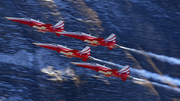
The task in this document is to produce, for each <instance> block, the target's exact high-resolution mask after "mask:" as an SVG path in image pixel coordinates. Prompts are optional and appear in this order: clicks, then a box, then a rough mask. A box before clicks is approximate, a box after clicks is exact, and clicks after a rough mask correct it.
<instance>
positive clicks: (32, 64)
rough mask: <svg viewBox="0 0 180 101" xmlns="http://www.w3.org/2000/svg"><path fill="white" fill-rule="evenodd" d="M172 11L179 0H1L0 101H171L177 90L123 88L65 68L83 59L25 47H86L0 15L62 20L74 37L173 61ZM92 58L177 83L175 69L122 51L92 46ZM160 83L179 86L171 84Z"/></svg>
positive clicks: (177, 29) (178, 37) (175, 21)
mask: <svg viewBox="0 0 180 101" xmlns="http://www.w3.org/2000/svg"><path fill="white" fill-rule="evenodd" d="M179 9H180V2H179V1H178V0H173V1H168V0H165V1H163V2H160V1H157V0H146V1H142V0H128V1H124V0H1V1H0V12H1V16H2V17H0V22H1V23H0V33H1V34H0V42H1V44H0V47H1V48H0V74H1V75H0V88H1V89H0V100H3V101H4V100H7V101H19V100H20V101H99V100H102V101H119V100H122V101H124V100H128V101H129V100H132V101H146V100H149V101H161V100H162V101H169V100H174V101H176V100H178V99H179V97H180V96H179V92H176V91H174V90H171V89H166V88H164V87H160V86H156V85H153V84H146V83H142V82H132V81H126V82H122V81H121V80H120V79H118V78H107V77H104V76H102V75H100V74H99V73H96V72H94V71H92V70H88V69H84V68H80V67H77V66H74V65H71V64H70V62H73V61H79V62H82V61H81V60H80V59H76V58H66V57H61V56H60V54H59V53H57V52H55V51H51V50H47V49H44V48H40V47H37V46H35V45H33V44H32V43H33V42H38V43H57V44H61V45H67V46H68V47H71V48H72V49H77V50H81V49H83V47H85V46H86V43H85V42H82V41H80V40H77V39H73V38H70V37H66V36H60V37H57V36H56V35H55V34H54V33H40V32H36V31H34V29H33V28H31V27H29V26H27V25H23V24H20V23H17V22H13V21H10V20H7V19H4V18H3V17H6V16H7V17H26V18H33V19H37V20H38V19H39V20H40V21H42V22H44V23H52V24H53V23H54V24H55V23H57V22H58V21H59V20H64V21H65V30H66V31H81V32H85V33H88V34H92V35H94V36H97V37H103V38H106V37H108V36H109V35H110V34H111V33H114V34H116V36H117V44H119V45H121V46H124V47H128V48H133V49H138V50H142V51H145V52H152V53H154V54H159V55H164V56H168V57H174V58H177V59H179V58H180V55H179V54H180V23H179V22H180V17H179V16H180V10H179ZM91 55H92V56H94V57H96V58H99V59H101V60H106V61H111V62H114V63H117V64H121V65H130V66H131V68H138V69H144V70H147V71H150V72H153V73H157V74H159V75H169V76H170V77H173V78H180V68H179V67H180V66H179V65H172V64H169V63H167V62H162V61H159V60H158V59H155V58H152V57H150V56H147V55H142V54H137V53H135V52H131V51H128V50H122V49H113V50H111V51H110V50H108V49H107V48H106V47H101V46H98V47H93V46H92V47H91ZM88 62H92V61H88ZM93 62H95V61H93ZM70 66H71V67H70ZM109 67H111V65H110V66H109ZM112 68H117V67H112ZM117 69H118V68H117ZM132 75H133V76H136V77H138V78H143V77H139V76H138V75H136V74H133V73H132ZM143 79H148V78H143ZM149 81H153V80H152V79H149ZM165 85H167V86H170V87H174V88H179V87H178V86H176V85H175V84H172V83H171V82H169V83H166V84H165Z"/></svg>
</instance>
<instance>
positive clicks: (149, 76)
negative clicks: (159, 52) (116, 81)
mask: <svg viewBox="0 0 180 101" xmlns="http://www.w3.org/2000/svg"><path fill="white" fill-rule="evenodd" d="M91 58H92V59H94V60H96V61H99V62H103V63H107V64H110V65H114V66H117V67H119V68H123V67H124V66H122V65H119V64H115V63H112V62H109V61H104V60H100V59H96V58H94V57H91ZM130 71H131V72H133V73H134V74H137V75H139V76H143V77H144V78H147V79H153V80H155V81H158V82H162V83H168V84H172V85H176V86H180V79H178V78H172V77H169V76H167V75H165V76H161V75H159V74H157V73H152V72H149V71H146V70H139V69H135V68H130ZM135 79H136V80H139V81H144V80H142V79H138V78H135ZM146 82H148V83H151V84H154V85H157V86H161V87H164V88H168V89H174V90H176V91H178V92H180V89H178V88H174V87H171V86H168V85H163V84H159V83H156V82H149V81H146Z"/></svg>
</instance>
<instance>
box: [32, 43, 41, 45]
mask: <svg viewBox="0 0 180 101" xmlns="http://www.w3.org/2000/svg"><path fill="white" fill-rule="evenodd" d="M33 44H34V45H41V44H40V43H33Z"/></svg>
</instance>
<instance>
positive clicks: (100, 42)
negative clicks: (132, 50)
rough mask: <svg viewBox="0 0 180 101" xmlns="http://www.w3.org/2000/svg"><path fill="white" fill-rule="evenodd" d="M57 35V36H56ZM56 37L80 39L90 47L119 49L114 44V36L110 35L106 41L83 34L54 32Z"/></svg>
mask: <svg viewBox="0 0 180 101" xmlns="http://www.w3.org/2000/svg"><path fill="white" fill-rule="evenodd" d="M58 34H59V35H58ZM56 35H58V36H60V35H64V36H69V37H72V38H76V39H80V40H82V41H84V42H88V43H89V44H90V45H92V46H98V45H100V46H105V47H107V48H108V49H109V50H112V49H113V48H119V47H118V46H117V44H116V35H115V34H111V35H110V36H109V37H108V38H107V39H104V38H97V37H95V36H91V35H88V34H85V33H81V32H66V31H63V32H56Z"/></svg>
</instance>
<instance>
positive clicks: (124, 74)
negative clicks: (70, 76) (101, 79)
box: [71, 62, 133, 81]
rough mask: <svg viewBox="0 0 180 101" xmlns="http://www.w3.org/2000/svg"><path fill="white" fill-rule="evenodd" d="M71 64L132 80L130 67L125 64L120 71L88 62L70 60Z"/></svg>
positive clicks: (108, 75) (123, 79)
mask: <svg viewBox="0 0 180 101" xmlns="http://www.w3.org/2000/svg"><path fill="white" fill-rule="evenodd" d="M71 63H72V64H75V65H78V66H80V67H84V68H88V69H92V70H95V71H96V72H99V73H102V74H104V75H105V76H107V77H111V76H114V77H118V78H121V79H122V81H126V80H127V79H130V80H132V79H133V77H132V76H130V69H129V68H130V67H129V66H127V65H126V66H125V67H123V68H122V69H121V70H120V71H118V69H111V68H108V67H105V66H102V65H99V64H90V63H80V62H71Z"/></svg>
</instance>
